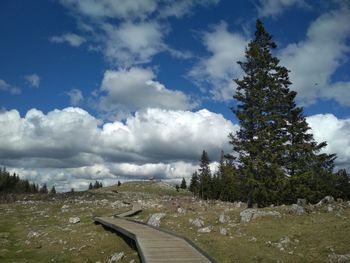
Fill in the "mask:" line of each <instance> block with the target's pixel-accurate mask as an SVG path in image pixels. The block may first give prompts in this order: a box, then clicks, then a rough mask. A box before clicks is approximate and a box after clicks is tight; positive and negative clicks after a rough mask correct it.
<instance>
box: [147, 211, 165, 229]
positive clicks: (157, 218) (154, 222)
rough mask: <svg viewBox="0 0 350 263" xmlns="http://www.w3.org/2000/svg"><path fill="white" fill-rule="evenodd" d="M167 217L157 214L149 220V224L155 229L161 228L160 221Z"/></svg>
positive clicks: (163, 214)
mask: <svg viewBox="0 0 350 263" xmlns="http://www.w3.org/2000/svg"><path fill="white" fill-rule="evenodd" d="M164 216H165V213H155V214H153V215H151V217H150V218H149V219H148V221H147V224H148V225H151V226H155V227H159V225H160V220H161V219H162V218H163V217H164Z"/></svg>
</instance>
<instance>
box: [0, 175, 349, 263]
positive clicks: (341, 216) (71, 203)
mask: <svg viewBox="0 0 350 263" xmlns="http://www.w3.org/2000/svg"><path fill="white" fill-rule="evenodd" d="M35 199H40V198H37V197H36V198H35ZM133 202H138V203H140V204H141V205H142V207H143V211H142V212H141V213H140V214H138V215H137V216H135V217H133V218H134V219H135V220H139V221H143V222H146V221H147V219H148V218H149V216H150V215H151V214H153V213H156V212H164V213H165V217H164V218H162V220H161V225H160V226H161V228H164V229H167V230H171V231H173V232H176V233H178V234H180V235H182V236H185V237H187V238H189V239H191V240H192V241H193V242H195V243H196V244H197V245H198V246H199V247H201V248H202V249H203V250H205V251H207V252H208V254H210V255H211V256H212V257H213V258H215V259H216V260H217V261H218V262H224V263H225V262H338V258H337V257H332V256H334V255H335V256H336V255H349V260H347V259H346V257H345V259H346V260H347V261H346V260H344V261H339V262H349V261H350V245H349V244H350V206H349V204H348V203H345V202H344V203H338V204H334V205H333V208H334V209H333V211H328V210H327V209H326V208H327V207H321V208H317V209H313V210H311V211H309V212H308V213H305V214H303V215H300V216H298V215H294V214H291V213H290V212H289V207H288V206H280V207H272V208H265V209H264V210H273V211H278V212H279V213H280V214H281V217H273V218H259V219H255V220H253V221H251V222H249V223H240V216H239V214H240V212H241V211H242V210H243V209H244V206H243V207H239V206H237V205H235V204H232V203H223V202H204V201H200V200H195V199H193V198H192V197H191V195H190V194H189V193H188V192H186V191H181V192H176V190H175V189H173V188H171V187H168V186H166V185H159V184H158V183H156V182H146V183H143V182H137V183H128V184H123V185H122V186H119V187H117V186H113V187H106V188H102V189H97V190H93V191H89V192H83V193H76V194H75V195H57V196H55V197H54V199H53V198H48V197H46V198H44V199H43V200H34V201H17V202H9V203H0V213H1V216H0V262H101V263H102V262H107V261H108V258H109V257H110V256H111V255H112V254H114V253H116V252H124V253H125V257H124V258H123V259H122V260H121V261H118V262H132V260H134V262H139V259H138V255H137V253H136V251H135V250H134V249H133V245H132V243H131V242H130V241H125V240H124V239H123V238H121V237H119V236H118V235H117V234H116V233H114V232H111V231H108V230H106V229H104V228H103V227H102V226H101V225H95V224H94V223H93V220H92V218H93V217H94V216H96V215H103V216H105V215H107V216H108V215H113V214H117V213H120V212H123V211H126V210H128V209H130V208H131V203H133ZM179 208H180V209H179ZM221 214H225V215H226V216H227V218H226V222H224V223H220V222H219V216H220V215H221ZM75 216H78V217H79V218H80V220H81V222H80V223H77V224H70V223H69V218H70V217H75ZM197 218H200V219H202V220H203V221H204V226H210V227H211V229H212V230H211V232H210V233H198V227H196V226H194V225H193V224H191V223H190V219H197ZM222 228H224V229H225V230H226V231H227V235H222V234H220V229H222ZM334 258H335V260H334Z"/></svg>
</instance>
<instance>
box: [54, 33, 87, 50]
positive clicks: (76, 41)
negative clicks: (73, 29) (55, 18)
mask: <svg viewBox="0 0 350 263" xmlns="http://www.w3.org/2000/svg"><path fill="white" fill-rule="evenodd" d="M49 40H50V41H51V42H52V43H68V44H69V45H71V46H72V47H79V46H81V45H82V44H83V43H84V42H86V39H85V38H84V37H81V36H78V35H76V34H72V33H66V34H63V35H61V36H53V37H50V38H49Z"/></svg>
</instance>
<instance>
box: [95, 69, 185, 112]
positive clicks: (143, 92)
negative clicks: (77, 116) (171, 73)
mask: <svg viewBox="0 0 350 263" xmlns="http://www.w3.org/2000/svg"><path fill="white" fill-rule="evenodd" d="M154 79H155V74H154V72H153V71H152V70H151V69H143V68H138V67H132V68H130V69H129V70H118V71H111V70H108V71H106V72H105V74H104V77H103V81H102V85H101V91H102V92H105V93H106V95H105V96H101V97H100V98H99V101H98V108H99V109H100V110H102V111H106V112H108V111H136V110H138V109H140V108H147V107H157V108H167V109H181V110H184V109H188V108H191V106H192V105H191V102H190V99H189V98H188V97H187V96H186V95H185V94H184V93H183V92H181V91H177V90H170V89H168V88H166V87H165V86H164V85H163V84H161V83H159V82H158V81H156V80H154Z"/></svg>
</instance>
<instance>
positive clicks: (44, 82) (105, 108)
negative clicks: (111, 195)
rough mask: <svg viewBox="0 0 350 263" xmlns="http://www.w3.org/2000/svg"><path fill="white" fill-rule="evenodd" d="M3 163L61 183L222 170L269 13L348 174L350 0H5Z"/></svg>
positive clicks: (313, 113) (303, 94) (169, 177)
mask: <svg viewBox="0 0 350 263" xmlns="http://www.w3.org/2000/svg"><path fill="white" fill-rule="evenodd" d="M0 5H1V8H0V34H1V41H0V58H1V63H0V127H1V129H0V166H6V168H7V169H8V170H9V171H11V172H16V173H19V175H20V177H22V178H25V179H29V180H30V181H33V182H36V183H39V184H43V183H46V184H47V185H48V186H49V187H50V186H52V185H55V187H56V189H57V190H58V191H65V190H69V189H71V188H75V189H76V190H81V189H86V188H87V187H88V184H89V183H90V182H92V181H94V180H99V181H102V182H103V183H104V185H110V184H113V183H115V182H116V181H118V180H120V181H126V180H139V179H148V178H150V177H155V178H158V179H162V180H164V181H169V182H180V180H181V179H182V177H185V178H186V179H189V178H190V176H191V174H192V173H193V172H194V171H195V170H196V169H197V168H198V159H199V157H200V154H201V152H202V150H206V151H207V152H208V153H209V157H210V158H211V160H212V168H213V169H215V167H216V165H217V161H218V158H219V156H220V152H221V150H224V151H225V152H230V151H231V146H230V145H229V143H228V134H229V133H230V132H233V133H234V132H235V131H237V130H238V129H239V125H238V122H237V119H236V118H235V116H234V114H233V113H232V112H231V110H230V108H231V107H233V106H234V105H235V101H234V100H233V98H232V96H233V94H234V92H235V89H236V86H235V84H234V82H233V79H236V78H240V77H242V76H243V72H242V70H241V69H240V67H239V65H238V64H237V63H236V62H237V61H243V60H244V51H245V48H246V46H247V43H248V42H249V41H250V40H251V39H252V38H253V37H254V30H255V28H254V27H255V21H256V19H257V18H259V19H261V20H262V22H263V23H264V25H265V27H266V30H267V31H268V32H270V33H271V34H272V35H273V39H274V41H275V42H276V43H277V45H278V48H277V49H276V50H274V51H273V52H274V55H276V56H277V57H278V58H279V59H280V61H281V62H280V63H281V64H282V65H283V66H285V67H287V68H288V69H289V70H290V78H291V81H292V83H293V84H292V85H291V87H290V88H291V89H292V90H295V91H297V92H298V95H297V103H298V105H299V106H302V107H303V108H304V113H305V116H307V121H308V123H309V125H310V127H311V131H312V133H313V134H314V138H315V139H316V141H318V142H322V141H327V142H328V146H327V147H326V148H325V149H324V150H323V151H324V152H327V153H336V154H337V156H338V158H337V160H336V169H340V168H347V169H348V170H350V71H349V69H350V61H349V58H350V27H349V21H350V2H349V1H346V0H331V1H330V0H319V1H318V0H255V1H254V0H249V1H246V0H237V1H230V0H176V1H171V0H130V1H124V0H46V1H45V0H36V1H20V0H3V1H1V4H0Z"/></svg>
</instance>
